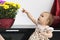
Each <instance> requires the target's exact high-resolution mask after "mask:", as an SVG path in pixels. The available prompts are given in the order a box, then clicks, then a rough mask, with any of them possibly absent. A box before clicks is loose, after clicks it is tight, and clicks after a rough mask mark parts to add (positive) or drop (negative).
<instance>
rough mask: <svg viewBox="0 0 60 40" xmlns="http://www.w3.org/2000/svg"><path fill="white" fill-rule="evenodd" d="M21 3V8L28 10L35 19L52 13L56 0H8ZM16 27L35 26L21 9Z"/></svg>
mask: <svg viewBox="0 0 60 40" xmlns="http://www.w3.org/2000/svg"><path fill="white" fill-rule="evenodd" d="M6 1H12V2H15V3H20V4H21V7H22V8H24V9H26V10H28V11H29V12H30V13H31V14H32V15H33V16H34V17H35V18H38V16H39V15H40V14H41V13H42V12H44V11H47V12H50V10H51V7H52V4H53V2H54V0H6ZM15 19H16V20H15V23H14V25H34V24H33V23H32V22H31V20H29V18H28V17H27V16H26V15H25V14H24V13H22V12H21V10H20V9H19V11H18V13H17V16H16V18H15Z"/></svg>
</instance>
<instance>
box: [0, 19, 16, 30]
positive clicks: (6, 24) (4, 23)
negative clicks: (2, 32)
mask: <svg viewBox="0 0 60 40" xmlns="http://www.w3.org/2000/svg"><path fill="white" fill-rule="evenodd" d="M14 21H15V19H13V18H2V19H0V28H3V29H9V28H11V26H12V25H13V23H14Z"/></svg>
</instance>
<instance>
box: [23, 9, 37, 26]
mask: <svg viewBox="0 0 60 40" xmlns="http://www.w3.org/2000/svg"><path fill="white" fill-rule="evenodd" d="M22 12H24V13H25V14H27V16H28V18H29V19H31V20H32V22H33V23H35V24H36V25H37V20H36V19H35V18H34V17H33V16H32V15H31V14H30V13H29V12H27V11H26V10H25V9H23V10H22Z"/></svg>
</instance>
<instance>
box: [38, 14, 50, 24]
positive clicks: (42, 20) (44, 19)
mask: <svg viewBox="0 0 60 40" xmlns="http://www.w3.org/2000/svg"><path fill="white" fill-rule="evenodd" d="M48 18H49V13H42V14H41V15H40V16H39V18H38V23H40V24H43V25H47V23H48Z"/></svg>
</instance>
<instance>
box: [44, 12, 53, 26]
mask: <svg viewBox="0 0 60 40" xmlns="http://www.w3.org/2000/svg"><path fill="white" fill-rule="evenodd" d="M43 13H49V12H43ZM53 19H54V16H53V15H52V14H51V13H49V17H48V20H49V22H48V24H47V25H49V26H50V25H51V24H52V22H53Z"/></svg>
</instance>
